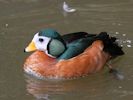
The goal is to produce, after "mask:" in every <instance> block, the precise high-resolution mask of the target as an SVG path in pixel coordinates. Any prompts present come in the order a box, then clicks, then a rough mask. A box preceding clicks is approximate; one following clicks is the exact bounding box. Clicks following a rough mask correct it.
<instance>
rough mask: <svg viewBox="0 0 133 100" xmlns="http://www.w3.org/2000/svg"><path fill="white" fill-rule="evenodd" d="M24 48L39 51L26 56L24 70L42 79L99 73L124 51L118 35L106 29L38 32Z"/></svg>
mask: <svg viewBox="0 0 133 100" xmlns="http://www.w3.org/2000/svg"><path fill="white" fill-rule="evenodd" d="M35 50H36V51H35ZM24 51H25V52H31V51H35V52H34V53H33V54H31V55H30V56H29V57H28V58H27V59H26V61H25V63H24V71H25V72H26V73H28V74H31V75H33V76H35V77H38V78H40V79H42V78H57V79H60V78H61V79H62V78H65V79H66V78H67V79H68V78H75V77H80V76H84V75H88V74H91V73H95V72H98V71H100V70H101V69H103V67H104V65H105V64H106V63H107V62H108V61H109V60H110V59H112V58H115V57H117V56H121V55H123V54H124V52H123V51H122V47H120V46H118V44H117V43H116V38H115V37H110V36H109V35H108V34H107V33H106V32H101V33H100V34H97V35H96V34H88V33H86V32H75V33H69V34H66V35H60V34H59V33H58V32H57V31H56V30H54V29H43V30H41V31H39V32H37V33H36V34H35V35H34V37H33V39H32V41H31V43H30V44H29V45H28V46H27V47H26V48H25V49H24ZM109 68H110V67H109ZM110 69H112V68H110Z"/></svg>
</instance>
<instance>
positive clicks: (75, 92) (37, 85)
mask: <svg viewBox="0 0 133 100" xmlns="http://www.w3.org/2000/svg"><path fill="white" fill-rule="evenodd" d="M25 77H26V83H27V85H26V89H27V92H28V93H29V94H31V95H33V96H34V97H35V98H36V99H37V100H51V98H54V99H55V97H54V96H59V98H58V99H57V100H62V99H61V97H63V98H65V96H67V97H66V98H69V99H70V100H72V98H75V99H76V98H77V99H78V100H80V98H83V97H84V96H85V95H86V96H90V98H91V96H93V97H95V96H96V97H98V96H99V95H101V93H103V92H104V91H105V90H106V89H103V86H104V85H105V84H101V85H97V82H96V81H94V80H93V82H92V81H91V78H90V82H88V78H87V79H84V78H83V79H81V80H82V81H83V82H80V81H79V80H80V79H77V80H76V79H75V80H51V79H50V80H49V79H46V80H39V79H36V78H34V77H32V76H29V75H25ZM101 78H102V77H99V79H101ZM104 81H108V80H102V79H101V80H99V83H100V82H101V83H102V82H104ZM105 83H106V82H105ZM92 94H93V95H92ZM68 95H69V96H68ZM78 96H80V97H78Z"/></svg>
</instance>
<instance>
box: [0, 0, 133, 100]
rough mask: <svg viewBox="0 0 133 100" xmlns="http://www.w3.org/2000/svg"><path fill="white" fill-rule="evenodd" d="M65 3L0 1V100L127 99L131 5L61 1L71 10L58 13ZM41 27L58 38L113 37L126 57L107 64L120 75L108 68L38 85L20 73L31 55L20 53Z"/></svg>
mask: <svg viewBox="0 0 133 100" xmlns="http://www.w3.org/2000/svg"><path fill="white" fill-rule="evenodd" d="M63 2H64V0H0V63H1V64H0V100H62V99H63V100H68V99H69V100H132V98H133V86H132V85H133V67H132V65H133V48H132V40H133V0H66V2H67V4H68V5H69V6H70V7H72V8H75V9H76V11H75V12H73V13H66V12H64V11H63V9H62V6H63ZM43 28H54V29H56V30H57V31H58V32H59V33H61V34H67V33H70V32H77V31H85V32H88V33H94V34H98V33H100V32H101V31H107V32H109V34H110V35H111V36H116V37H118V38H119V39H118V42H119V43H120V45H121V46H123V50H124V51H125V55H124V56H122V57H119V58H118V59H116V60H113V61H112V64H113V66H114V67H116V69H118V70H119V71H120V72H121V73H122V74H123V75H124V77H125V78H124V80H116V79H115V78H114V77H113V76H112V75H110V74H109V73H108V69H107V68H105V69H104V70H103V71H101V72H99V73H96V74H93V75H89V76H87V77H84V78H78V79H73V80H62V81H59V80H37V79H34V78H32V77H29V76H27V75H24V72H23V63H24V61H25V59H26V57H27V56H29V55H30V53H24V52H23V50H24V48H25V47H26V46H27V45H28V43H29V42H30V41H31V39H32V38H33V35H34V34H35V33H36V32H38V31H39V30H40V29H43Z"/></svg>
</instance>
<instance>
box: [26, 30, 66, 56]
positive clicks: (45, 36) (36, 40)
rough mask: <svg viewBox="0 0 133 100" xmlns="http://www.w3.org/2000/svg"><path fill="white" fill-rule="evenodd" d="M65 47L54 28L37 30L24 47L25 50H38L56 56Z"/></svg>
mask: <svg viewBox="0 0 133 100" xmlns="http://www.w3.org/2000/svg"><path fill="white" fill-rule="evenodd" d="M65 49H66V45H65V42H64V41H63V39H62V38H61V36H60V34H59V33H58V32H57V31H55V30H54V29H43V30H41V31H39V32H37V33H36V34H35V35H34V37H33V39H32V41H31V43H30V44H29V45H28V46H27V47H26V48H25V49H24V51H25V52H31V51H35V50H40V51H43V52H45V53H46V54H48V55H50V56H53V57H58V56H59V55H61V54H62V53H63V52H64V50H65Z"/></svg>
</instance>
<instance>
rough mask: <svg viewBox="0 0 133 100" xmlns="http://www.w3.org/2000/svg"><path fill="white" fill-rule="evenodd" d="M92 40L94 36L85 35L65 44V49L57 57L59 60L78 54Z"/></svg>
mask: <svg viewBox="0 0 133 100" xmlns="http://www.w3.org/2000/svg"><path fill="white" fill-rule="evenodd" d="M93 41H94V38H92V37H87V38H82V39H78V40H76V41H74V42H72V43H69V44H67V49H66V50H65V52H64V53H63V54H62V55H61V56H60V57H58V59H59V60H60V59H69V58H72V57H75V56H77V55H79V54H80V53H82V52H83V51H84V50H85V49H86V48H87V47H88V46H90V45H91V44H92V42H93Z"/></svg>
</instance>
